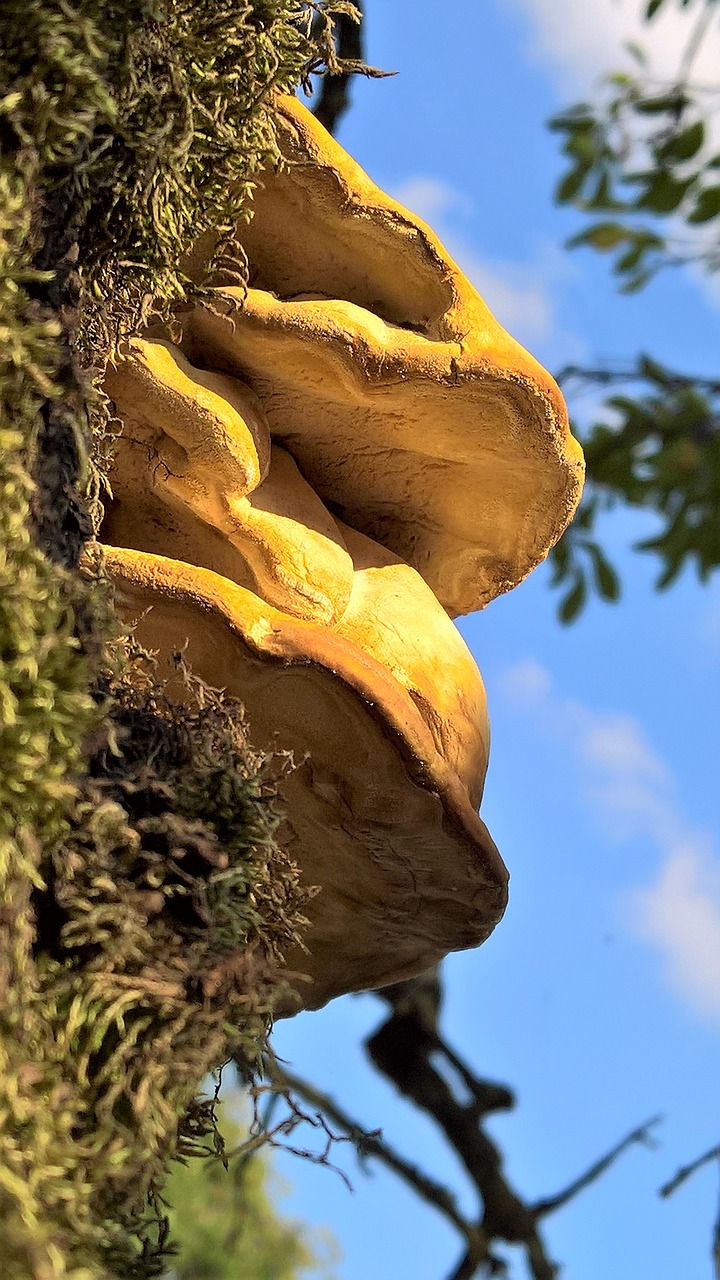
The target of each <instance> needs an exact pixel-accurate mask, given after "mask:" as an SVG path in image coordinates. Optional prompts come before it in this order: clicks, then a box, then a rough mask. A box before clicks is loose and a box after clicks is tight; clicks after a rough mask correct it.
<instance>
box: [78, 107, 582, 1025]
mask: <svg viewBox="0 0 720 1280" xmlns="http://www.w3.org/2000/svg"><path fill="white" fill-rule="evenodd" d="M279 120H280V135H281V145H282V149H283V152H284V154H285V156H286V160H287V165H286V167H285V168H283V169H281V170H280V171H278V172H274V171H273V172H270V171H268V172H267V173H266V174H265V175H264V178H263V186H262V187H261V188H260V189H259V190H258V192H257V195H256V199H255V202H254V204H255V208H254V219H253V221H252V222H251V223H250V224H249V225H248V226H246V227H244V228H243V230H242V239H243V242H244V244H245V247H246V250H247V253H248V257H249V262H250V267H251V286H252V287H251V288H250V289H249V290H247V291H242V290H237V289H235V288H233V287H232V286H229V287H227V288H225V287H223V286H222V284H220V285H219V286H218V287H216V288H215V289H213V290H212V291H211V294H210V296H208V295H207V294H204V295H203V296H202V297H201V298H200V299H199V300H198V301H197V302H196V303H195V304H194V305H193V306H192V307H191V308H190V309H189V310H188V311H187V312H186V313H185V314H183V315H181V316H180V317H179V321H180V329H181V338H180V346H179V347H178V346H175V345H174V344H173V343H171V342H169V341H167V340H165V338H164V337H162V336H159V335H158V334H155V335H154V337H148V338H137V339H134V340H132V341H131V342H129V343H127V344H126V345H125V347H124V348H123V350H122V352H121V353H120V355H119V356H118V359H117V361H116V362H115V364H114V366H113V367H111V368H110V370H109V372H108V377H107V383H106V389H107V391H108V394H109V395H110V396H111V397H112V398H113V399H114V400H115V402H116V404H117V407H118V413H119V416H120V417H122V418H123V419H124V422H125V432H124V435H123V437H122V438H121V440H120V445H119V450H118V455H117V473H116V476H115V477H114V478H113V489H114V492H115V499H114V501H113V502H112V503H110V504H109V509H108V515H107V519H106V521H105V524H104V526H103V529H102V530H101V536H102V538H103V541H105V542H106V543H109V544H111V545H109V546H107V565H108V569H109V570H110V572H111V574H112V576H113V577H114V579H115V581H116V583H117V586H118V602H119V604H120V606H121V608H122V609H123V611H124V612H125V614H126V615H127V616H129V617H131V618H139V619H140V621H139V623H138V635H139V638H140V639H141V641H142V642H143V643H145V644H146V645H149V646H151V647H154V648H156V649H157V650H158V652H159V658H160V661H161V663H162V664H164V665H165V667H166V670H167V673H168V675H169V676H170V677H171V684H170V688H171V689H172V687H173V686H172V661H171V655H172V652H173V650H174V649H176V648H177V647H179V646H182V645H183V644H185V643H187V654H188V659H189V661H190V663H191V665H192V666H193V668H194V669H195V671H196V672H197V673H198V674H199V675H200V676H202V677H203V678H204V679H205V680H207V681H208V683H210V684H212V685H214V686H216V687H222V688H225V689H226V690H228V692H229V693H231V694H233V695H235V696H237V697H238V698H239V699H240V700H241V701H242V703H243V704H244V706H245V709H246V715H247V719H248V724H249V730H250V734H251V738H252V740H254V741H255V742H256V743H257V744H258V745H259V746H262V747H265V748H266V749H268V750H280V751H290V752H292V755H293V758H294V761H295V768H294V770H293V771H292V772H290V773H289V775H288V776H287V777H286V778H285V779H284V780H283V782H282V786H281V790H282V794H283V797H284V800H285V806H286V818H285V820H284V826H283V831H282V838H283V839H284V841H285V843H286V844H287V847H288V848H289V849H290V851H291V852H292V854H293V855H294V856H295V858H296V860H297V862H298V863H299V865H300V867H301V870H302V873H303V877H304V880H305V883H306V884H307V885H308V886H318V887H319V890H320V891H319V892H318V893H317V894H316V896H315V897H313V899H312V901H311V903H310V907H309V910H308V915H309V917H310V926H309V929H308V932H307V936H306V943H307V952H303V953H302V954H297V955H292V956H289V957H287V964H288V968H289V970H290V971H291V972H293V971H294V972H296V973H301V974H304V975H306V976H307V977H308V978H309V979H310V982H309V983H302V984H300V986H299V991H298V1002H299V1003H302V1004H303V1005H304V1006H305V1007H308V1008H314V1007H318V1006H319V1005H321V1004H323V1003H325V1002H326V1001H327V1000H328V999H331V998H332V997H333V996H336V995H339V994H342V993H343V992H346V991H353V990H362V989H366V988H372V987H378V986H382V985H386V984H389V983H392V982H397V981H400V980H402V979H404V978H407V977H410V976H412V975H413V974H416V973H418V972H421V971H422V970H423V969H425V968H427V967H429V966H430V965H432V964H434V963H436V962H437V961H438V960H440V959H441V958H442V956H444V955H445V954H446V953H447V952H448V951H452V950H458V949H461V948H465V947H469V946H474V945H477V944H478V943H479V942H482V941H483V940H484V939H485V938H486V937H487V935H488V934H489V933H490V931H491V930H492V929H493V928H494V926H495V924H496V923H497V921H498V920H499V918H500V916H501V915H502V912H503V909H504V906H505V902H506V884H507V872H506V870H505V867H504V865H503V863H502V860H501V859H500V856H499V854H498V852H497V849H496V848H495V845H494V844H493V842H492V840H491V838H490V836H489V834H488V832H487V829H486V828H485V826H484V824H483V823H482V821H481V820H480V818H479V817H478V813H477V808H478V805H479V803H480V799H481V795H482V788H483V782H484V777H485V771H486V768H487V758H488V749H489V729H488V722H487V711H486V704H485V693H484V688H483V685H482V680H481V677H480V673H479V671H478V670H477V667H476V665H475V663H474V660H473V658H472V656H471V655H470V653H469V651H468V649H467V646H466V645H465V643H464V641H463V640H462V637H461V636H460V634H459V632H458V631H457V629H456V628H455V626H454V625H453V623H452V621H451V618H450V617H449V616H448V614H450V615H454V614H459V613H466V612H468V611H470V610H472V609H475V608H478V607H480V606H481V605H484V604H485V603H487V601H488V600H490V599H492V597H493V596H495V595H497V594H499V593H500V592H502V591H505V590H508V589H509V588H510V587H512V586H514V585H515V584H516V583H517V582H518V581H520V579H521V578H522V577H524V576H525V575H526V574H527V573H528V572H529V571H530V569H531V568H532V567H533V566H534V565H535V564H536V563H538V561H539V560H541V559H542V558H543V557H544V555H546V554H547V551H548V549H549V548H550V546H551V545H552V544H553V542H554V541H556V539H557V538H558V537H559V536H560V533H561V532H562V530H563V529H564V527H565V525H566V524H567V522H568V521H569V519H570V517H571V515H572V511H573V509H574V506H575V504H576V503H577V501H578V498H579V493H580V485H581V479H582V460H581V454H580V451H579V447H578V446H577V445H576V444H575V442H574V441H573V440H572V437H571V436H570V434H569V430H568V425H567V418H566V415H565V410H564V405H563V401H562V397H561V396H560V393H559V391H558V388H557V387H556V385H555V383H554V382H553V381H552V379H551V378H550V377H549V376H548V375H547V374H546V373H545V372H544V370H542V369H541V367H540V366H539V365H538V364H537V363H536V362H535V361H534V360H533V359H532V357H531V356H529V355H528V354H527V352H525V351H524V350H523V349H522V348H521V347H520V346H519V345H518V344H517V343H515V342H514V341H513V339H511V338H510V337H509V336H508V335H507V334H506V333H505V331H504V330H503V329H502V328H501V327H500V326H499V325H498V324H497V323H496V321H495V320H494V319H493V317H492V316H491V314H490V312H489V311H488V309H487V307H486V306H485V304H484V303H483V302H482V300H481V299H480V298H479V297H478V295H477V293H476V292H475V291H474V289H473V288H472V287H471V285H470V284H469V283H468V282H467V280H465V278H464V277H463V276H462V273H461V272H460V271H459V269H458V268H457V266H456V265H455V264H454V263H453V262H452V261H451V259H450V258H449V257H448V256H447V255H446V254H445V251H444V250H443V248H442V246H441V245H440V244H439V242H438V241H437V239H436V238H435V236H434V235H433V233H432V232H431V231H430V229H429V228H428V227H426V226H425V224H424V223H422V222H421V221H420V220H419V219H417V218H415V217H414V216H413V215H412V214H410V213H408V212H407V210H405V209H403V208H402V207H401V206H400V205H398V204H396V203H395V202H394V201H393V200H391V199H390V198H389V197H388V196H386V195H384V194H383V193H382V192H381V191H379V190H378V188H377V187H375V185H374V184H373V183H372V182H371V181H370V179H369V178H368V177H367V176H366V175H365V174H364V173H363V172H362V170H361V169H359V168H358V166H357V165H355V164H354V162H353V161H352V160H350V158H349V157H348V156H347V155H346V154H345V152H343V151H342V149H341V148H340V147H338V145H337V144H336V143H335V142H334V141H333V140H332V139H331V138H330V137H329V136H328V135H327V134H326V132H325V131H324V129H322V127H321V126H320V125H318V124H317V122H316V121H315V120H314V119H313V117H312V116H311V115H310V114H309V113H308V112H307V111H305V109H304V108H303V107H301V105H300V104H299V103H297V102H296V101H295V100H294V99H284V100H282V104H281V107H280V117H279ZM211 250H212V243H211V239H209V238H207V237H206V238H205V240H204V241H203V242H202V243H201V244H199V245H197V246H196V247H195V250H194V251H193V253H192V254H191V255H190V256H189V258H188V260H187V262H186V263H185V269H186V270H188V271H189V272H190V273H191V274H193V273H194V274H196V275H197V276H198V277H199V276H201V275H202V271H203V264H204V263H205V262H206V261H207V260H208V255H209V254H210V252H211ZM178 696H181V694H180V691H178Z"/></svg>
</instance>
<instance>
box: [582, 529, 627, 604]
mask: <svg viewBox="0 0 720 1280" xmlns="http://www.w3.org/2000/svg"><path fill="white" fill-rule="evenodd" d="M583 545H584V546H585V549H586V550H587V552H588V554H589V555H590V558H591V560H592V566H593V576H594V578H595V586H596V587H597V592H598V595H599V596H600V598H601V599H602V600H609V601H615V600H619V599H620V579H619V578H618V575H617V573H616V572H615V570H614V569H613V567H612V565H611V564H610V561H609V560H608V559H607V557H606V556H605V554H604V552H603V551H602V550H601V548H600V547H599V546H598V544H597V543H596V542H585V543H583Z"/></svg>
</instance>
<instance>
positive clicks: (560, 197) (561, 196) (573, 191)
mask: <svg viewBox="0 0 720 1280" xmlns="http://www.w3.org/2000/svg"><path fill="white" fill-rule="evenodd" d="M589 172H590V166H589V165H587V164H582V165H576V166H575V168H574V169H571V170H570V171H569V173H566V174H565V177H564V178H562V179H561V181H560V182H559V183H558V185H557V187H556V190H555V199H556V201H557V203H558V204H567V202H568V201H569V200H572V199H573V198H574V197H575V196H576V195H577V194H578V192H579V191H580V188H581V187H582V184H583V182H584V181H585V178H586V177H587V175H588V173H589Z"/></svg>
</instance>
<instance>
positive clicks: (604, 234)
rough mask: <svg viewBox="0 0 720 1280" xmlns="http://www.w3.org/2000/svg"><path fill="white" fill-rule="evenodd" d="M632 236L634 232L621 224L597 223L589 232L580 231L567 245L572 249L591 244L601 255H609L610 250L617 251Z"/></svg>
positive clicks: (589, 228)
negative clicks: (618, 246)
mask: <svg viewBox="0 0 720 1280" xmlns="http://www.w3.org/2000/svg"><path fill="white" fill-rule="evenodd" d="M632 234H633V233H632V231H631V230H630V229H629V228H628V227H624V226H623V225H622V223H621V222H596V223H595V225H594V226H592V227H588V229H587V231H580V232H579V233H578V234H577V235H576V236H571V238H570V239H569V240H568V242H567V244H568V248H570V249H575V248H576V247H577V246H578V245H583V244H589V245H592V247H593V249H598V250H599V251H600V253H607V251H608V250H609V249H615V248H616V247H617V245H619V244H622V243H623V241H624V240H627V239H628V238H629V237H631V236H632Z"/></svg>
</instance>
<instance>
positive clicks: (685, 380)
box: [555, 364, 720, 395]
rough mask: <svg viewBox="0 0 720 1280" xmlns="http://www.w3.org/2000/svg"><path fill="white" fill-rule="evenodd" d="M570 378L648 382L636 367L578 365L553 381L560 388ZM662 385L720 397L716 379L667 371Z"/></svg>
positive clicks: (602, 383) (572, 366)
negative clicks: (698, 388)
mask: <svg viewBox="0 0 720 1280" xmlns="http://www.w3.org/2000/svg"><path fill="white" fill-rule="evenodd" d="M572 378H575V379H577V381H579V382H595V383H597V384H599V385H601V386H602V385H607V384H609V383H613V382H647V381H648V380H649V379H648V376H647V374H646V373H643V370H642V368H639V367H638V366H635V368H633V369H619V368H614V369H613V368H594V369H584V368H582V367H581V366H579V365H574V364H569V365H566V366H565V367H564V368H563V369H561V370H560V372H559V373H556V375H555V380H556V382H558V383H559V384H560V386H562V385H563V383H564V382H569V381H570V380H571V379H572ZM662 385H663V386H666V387H668V388H671V389H678V388H680V387H701V388H702V389H703V391H707V392H708V393H709V394H710V395H720V382H718V380H717V379H716V378H703V377H700V376H699V375H698V376H695V375H693V374H684V373H671V372H669V371H668V373H667V378H666V379H664V381H663V384H662Z"/></svg>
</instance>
